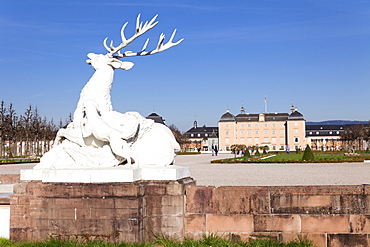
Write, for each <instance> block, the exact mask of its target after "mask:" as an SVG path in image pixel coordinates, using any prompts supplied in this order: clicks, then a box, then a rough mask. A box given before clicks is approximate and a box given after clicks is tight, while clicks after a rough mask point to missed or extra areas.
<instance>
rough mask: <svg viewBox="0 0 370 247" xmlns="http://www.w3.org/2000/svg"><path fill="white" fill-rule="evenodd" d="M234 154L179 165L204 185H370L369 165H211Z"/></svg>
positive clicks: (8, 170)
mask: <svg viewBox="0 0 370 247" xmlns="http://www.w3.org/2000/svg"><path fill="white" fill-rule="evenodd" d="M228 157H233V155H232V154H219V155H218V156H217V157H216V156H212V155H211V154H200V155H179V156H177V157H176V165H179V166H188V167H189V168H190V171H191V176H192V177H193V178H194V179H195V180H196V181H197V185H202V186H207V185H209V186H275V185H280V186H284V185H361V184H370V163H335V164H317V163H315V164H211V163H210V161H211V160H214V159H222V158H228ZM34 165H35V164H16V165H1V166H0V174H19V171H20V169H31V168H32V167H33V166H34Z"/></svg>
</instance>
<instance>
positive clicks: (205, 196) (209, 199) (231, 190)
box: [186, 186, 269, 214]
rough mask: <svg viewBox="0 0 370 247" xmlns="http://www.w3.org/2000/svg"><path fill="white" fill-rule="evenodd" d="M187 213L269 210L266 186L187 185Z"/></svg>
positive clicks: (229, 212) (234, 212) (236, 212)
mask: <svg viewBox="0 0 370 247" xmlns="http://www.w3.org/2000/svg"><path fill="white" fill-rule="evenodd" d="M186 194H187V200H188V202H189V203H188V207H187V210H188V212H189V213H218V214H249V213H268V212H269V192H268V189H267V188H266V187H238V186H234V187H228V186H227V187H218V188H215V187H189V188H187V191H186Z"/></svg>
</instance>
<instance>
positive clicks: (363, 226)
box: [349, 215, 370, 233]
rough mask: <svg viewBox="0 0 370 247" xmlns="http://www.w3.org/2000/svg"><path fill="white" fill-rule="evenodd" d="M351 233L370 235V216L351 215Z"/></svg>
mask: <svg viewBox="0 0 370 247" xmlns="http://www.w3.org/2000/svg"><path fill="white" fill-rule="evenodd" d="M349 226H350V232H352V233H370V215H350V216H349Z"/></svg>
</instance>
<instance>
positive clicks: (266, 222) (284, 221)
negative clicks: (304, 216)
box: [254, 215, 301, 232]
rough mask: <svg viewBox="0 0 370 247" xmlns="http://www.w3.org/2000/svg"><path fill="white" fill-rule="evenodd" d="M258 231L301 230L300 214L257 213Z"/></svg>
mask: <svg viewBox="0 0 370 247" xmlns="http://www.w3.org/2000/svg"><path fill="white" fill-rule="evenodd" d="M254 231H256V232H301V217H300V216H299V215H255V216H254Z"/></svg>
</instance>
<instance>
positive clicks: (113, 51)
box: [103, 14, 184, 58]
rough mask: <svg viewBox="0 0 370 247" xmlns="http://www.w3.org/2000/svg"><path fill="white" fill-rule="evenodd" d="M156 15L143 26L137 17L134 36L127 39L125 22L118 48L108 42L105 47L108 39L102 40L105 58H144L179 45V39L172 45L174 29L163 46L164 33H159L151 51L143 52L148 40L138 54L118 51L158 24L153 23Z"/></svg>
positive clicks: (156, 22)
mask: <svg viewBox="0 0 370 247" xmlns="http://www.w3.org/2000/svg"><path fill="white" fill-rule="evenodd" d="M157 16H158V15H156V16H154V17H153V18H152V19H151V20H150V22H145V24H144V25H143V23H142V22H140V14H139V15H138V16H137V19H136V32H135V34H134V35H133V36H132V37H131V38H129V39H126V37H125V34H124V30H125V28H126V26H127V24H128V22H126V23H125V24H124V25H123V26H122V29H121V39H122V43H121V44H120V45H119V46H116V47H114V46H113V41H111V42H110V46H108V45H107V40H108V37H107V38H105V39H104V42H103V44H104V47H105V49H107V51H108V53H107V56H109V57H115V58H123V57H134V56H146V55H151V54H155V53H158V52H161V51H164V50H167V49H169V48H171V47H173V46H176V45H178V44H180V43H181V42H182V41H183V40H184V39H180V40H179V41H177V42H175V43H173V42H172V41H173V38H174V37H175V34H176V29H175V30H174V31H173V33H172V35H171V38H170V40H169V41H168V42H167V43H166V44H163V43H164V38H165V35H164V33H161V35H160V36H159V41H158V44H157V47H156V48H155V49H154V50H152V51H149V52H147V51H145V49H146V47H147V45H148V43H149V38H148V39H147V40H146V42H145V43H144V46H143V48H142V49H141V51H140V52H132V51H126V52H124V53H121V52H120V50H121V49H122V48H124V47H126V46H128V45H129V44H130V43H131V42H132V41H134V40H135V39H137V38H138V37H140V36H141V35H143V34H144V33H146V32H147V31H149V30H150V29H152V28H153V27H154V26H155V25H157V24H158V21H155V20H156V18H157Z"/></svg>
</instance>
